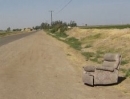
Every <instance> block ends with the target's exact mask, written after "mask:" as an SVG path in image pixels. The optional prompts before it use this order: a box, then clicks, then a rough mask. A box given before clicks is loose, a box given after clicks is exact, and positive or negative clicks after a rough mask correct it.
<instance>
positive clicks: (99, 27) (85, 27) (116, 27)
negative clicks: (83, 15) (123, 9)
mask: <svg viewBox="0 0 130 99" xmlns="http://www.w3.org/2000/svg"><path fill="white" fill-rule="evenodd" d="M79 28H81V29H125V28H130V24H124V25H97V26H79Z"/></svg>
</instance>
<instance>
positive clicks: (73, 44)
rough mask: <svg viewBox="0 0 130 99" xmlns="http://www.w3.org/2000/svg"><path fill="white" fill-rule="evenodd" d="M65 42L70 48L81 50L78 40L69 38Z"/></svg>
mask: <svg viewBox="0 0 130 99" xmlns="http://www.w3.org/2000/svg"><path fill="white" fill-rule="evenodd" d="M65 42H66V43H67V44H69V45H70V46H71V47H73V48H75V49H76V50H81V42H80V41H79V40H78V39H76V38H74V37H71V38H67V39H66V40H65Z"/></svg>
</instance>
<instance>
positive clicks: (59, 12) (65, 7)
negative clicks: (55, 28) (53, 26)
mask: <svg viewBox="0 0 130 99" xmlns="http://www.w3.org/2000/svg"><path fill="white" fill-rule="evenodd" d="M71 2H72V0H70V1H69V2H68V3H67V4H66V5H65V6H64V7H63V8H62V9H61V10H59V12H57V14H58V13H60V12H61V11H62V10H64V9H65V8H66V7H67V6H68V5H69V4H70V3H71Z"/></svg>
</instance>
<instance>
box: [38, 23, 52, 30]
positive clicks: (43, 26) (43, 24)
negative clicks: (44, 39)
mask: <svg viewBox="0 0 130 99" xmlns="http://www.w3.org/2000/svg"><path fill="white" fill-rule="evenodd" d="M40 28H41V29H49V28H50V25H49V24H48V23H44V22H43V23H42V24H41V26H40Z"/></svg>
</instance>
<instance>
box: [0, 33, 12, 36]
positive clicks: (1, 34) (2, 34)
mask: <svg viewBox="0 0 130 99" xmlns="http://www.w3.org/2000/svg"><path fill="white" fill-rule="evenodd" d="M11 33H12V32H0V36H1V37H2V36H6V35H9V34H11Z"/></svg>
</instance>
